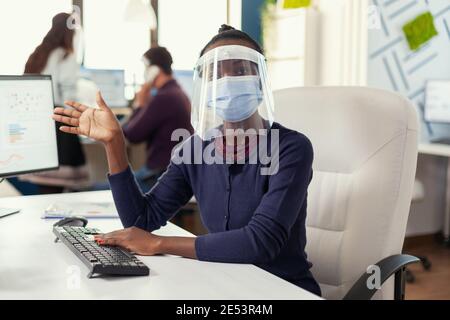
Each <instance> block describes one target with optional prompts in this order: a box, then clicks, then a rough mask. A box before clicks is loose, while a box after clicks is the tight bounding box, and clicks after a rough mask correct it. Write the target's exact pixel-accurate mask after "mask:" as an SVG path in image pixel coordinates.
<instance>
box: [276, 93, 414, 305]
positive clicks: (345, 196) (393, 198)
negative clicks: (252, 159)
mask: <svg viewBox="0 0 450 320" xmlns="http://www.w3.org/2000/svg"><path fill="white" fill-rule="evenodd" d="M275 106H276V115H277V119H278V121H279V122H280V123H281V124H282V125H284V126H286V127H288V128H291V129H295V130H297V131H299V132H302V133H304V134H305V135H306V136H308V137H309V139H310V140H311V142H312V144H313V148H314V163H313V169H314V173H313V180H312V181H311V185H310V187H309V193H308V217H307V240H308V243H307V253H308V258H309V260H310V261H311V262H312V263H313V268H312V272H313V274H314V276H315V278H316V279H317V281H318V282H319V284H320V286H321V289H322V294H323V296H324V297H325V298H328V299H342V298H344V299H370V298H372V296H374V294H375V293H376V295H375V298H382V299H392V298H394V297H395V298H396V299H402V298H403V297H404V277H403V274H404V269H405V266H406V265H407V264H409V263H412V262H416V261H418V259H417V258H415V257H412V256H407V255H399V254H400V253H401V250H402V246H403V240H404V236H405V231H406V223H407V219H408V214H409V207H410V202H411V195H412V191H413V185H414V176H415V172H416V161H417V144H418V120H417V115H416V111H415V108H414V107H413V105H412V104H411V103H410V102H409V101H408V100H406V99H405V98H403V97H401V96H400V95H397V94H394V93H391V92H387V91H382V90H377V89H370V88H363V87H329V88H327V87H317V88H290V89H283V90H279V91H276V92H275ZM386 258H387V259H386ZM374 264H377V265H378V266H379V267H380V270H381V277H380V278H381V283H384V282H385V281H386V280H387V279H388V278H389V280H388V282H387V283H385V284H384V285H383V287H382V288H381V290H379V291H378V292H377V290H376V288H375V289H369V288H368V286H367V285H366V280H367V279H368V278H369V277H370V276H372V275H373V273H372V271H371V273H368V272H367V271H366V270H367V268H368V267H369V266H371V265H374ZM393 274H395V281H394V279H393V278H394V277H391V275H393ZM372 280H373V278H370V279H369V282H370V283H373V281H372ZM394 286H395V288H394ZM394 292H395V296H394Z"/></svg>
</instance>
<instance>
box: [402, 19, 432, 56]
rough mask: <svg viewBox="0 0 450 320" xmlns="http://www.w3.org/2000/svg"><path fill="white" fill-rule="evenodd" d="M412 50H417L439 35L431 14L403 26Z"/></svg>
mask: <svg viewBox="0 0 450 320" xmlns="http://www.w3.org/2000/svg"><path fill="white" fill-rule="evenodd" d="M403 32H404V33H405V36H406V40H407V41H408V44H409V48H410V49H411V50H414V51H415V50H417V49H419V48H420V47H421V46H423V45H424V44H425V43H427V42H428V41H429V40H430V39H431V38H433V37H435V36H437V35H438V32H437V30H436V27H435V26H434V19H433V15H432V14H431V12H425V13H423V14H421V15H419V16H417V17H416V18H415V19H414V20H412V21H410V22H408V23H407V24H405V25H404V26H403Z"/></svg>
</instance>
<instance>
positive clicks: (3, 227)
mask: <svg viewBox="0 0 450 320" xmlns="http://www.w3.org/2000/svg"><path fill="white" fill-rule="evenodd" d="M109 200H111V201H112V196H111V193H110V192H109V191H101V192H83V193H74V194H61V195H49V196H29V197H11V198H3V199H0V207H20V208H22V211H21V212H20V213H19V214H15V215H12V216H9V217H5V218H3V219H0V299H318V298H319V297H317V296H315V295H313V294H312V293H309V292H307V291H305V290H302V289H300V288H298V287H296V286H294V285H292V284H290V283H288V282H286V281H284V280H282V279H280V278H278V277H275V276H274V275H272V274H270V273H268V272H266V271H264V270H262V269H259V268H257V267H255V266H253V265H245V264H224V263H210V262H201V261H196V260H191V259H185V258H181V257H176V256H154V257H140V259H141V260H142V261H144V262H145V263H146V264H147V265H148V266H149V267H150V269H151V270H150V276H148V277H116V278H95V279H88V278H87V277H86V275H87V273H88V270H87V268H86V267H85V266H84V265H83V264H82V262H81V261H80V260H79V259H78V258H77V257H76V256H75V255H74V254H73V253H72V252H71V251H70V250H69V249H68V248H67V247H66V246H65V245H64V244H62V243H61V242H58V243H54V242H53V240H54V239H55V237H54V235H53V233H52V224H53V223H54V222H55V221H54V220H44V219H41V215H42V212H43V210H44V209H45V208H46V207H48V206H49V205H50V204H51V203H52V202H54V201H109ZM89 226H92V227H98V228H100V229H101V230H102V231H104V232H107V231H112V230H115V229H120V228H121V224H120V220H119V219H91V220H90V221H89ZM155 233H156V234H160V235H177V236H186V235H187V236H189V235H191V234H190V233H188V232H187V231H185V230H183V229H181V228H179V227H177V226H175V225H173V224H170V223H169V224H168V225H167V226H166V227H164V228H162V229H160V230H158V231H156V232H155ZM77 269H79V271H80V285H79V288H71V286H70V283H73V281H72V282H71V279H73V278H71V277H73V276H74V274H73V273H72V272H73V271H74V270H77Z"/></svg>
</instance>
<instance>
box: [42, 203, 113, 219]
mask: <svg viewBox="0 0 450 320" xmlns="http://www.w3.org/2000/svg"><path fill="white" fill-rule="evenodd" d="M71 216H83V217H86V218H118V217H119V214H118V213H117V210H116V207H115V205H114V203H113V202H56V203H53V204H51V205H50V206H49V207H48V208H47V209H46V210H45V211H44V214H43V215H42V218H43V219H46V218H66V217H71Z"/></svg>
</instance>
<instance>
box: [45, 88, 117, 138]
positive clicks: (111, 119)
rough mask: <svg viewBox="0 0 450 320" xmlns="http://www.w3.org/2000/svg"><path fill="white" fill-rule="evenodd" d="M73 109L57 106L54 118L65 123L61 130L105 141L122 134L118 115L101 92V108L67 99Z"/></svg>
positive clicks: (98, 96) (99, 97) (99, 96)
mask: <svg viewBox="0 0 450 320" xmlns="http://www.w3.org/2000/svg"><path fill="white" fill-rule="evenodd" d="M65 104H66V105H68V106H70V107H72V108H73V109H64V108H55V110H54V114H53V116H52V118H53V119H54V120H55V121H58V122H61V123H63V124H65V126H62V127H60V130H61V131H63V132H67V133H72V134H80V135H84V136H87V137H89V138H92V139H94V140H97V141H100V142H103V143H105V144H107V143H109V142H111V141H112V140H113V139H114V138H115V137H117V136H120V135H121V134H122V129H121V127H120V124H119V122H118V121H117V118H116V116H115V115H114V113H113V112H112V111H111V109H110V108H109V107H108V106H107V105H106V103H105V101H104V100H103V98H102V96H101V94H100V92H98V93H97V104H98V106H99V109H95V108H90V107H87V106H84V105H82V104H80V103H78V102H75V101H66V102H65Z"/></svg>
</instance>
